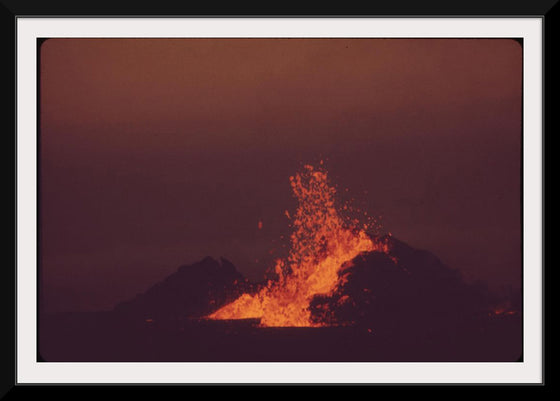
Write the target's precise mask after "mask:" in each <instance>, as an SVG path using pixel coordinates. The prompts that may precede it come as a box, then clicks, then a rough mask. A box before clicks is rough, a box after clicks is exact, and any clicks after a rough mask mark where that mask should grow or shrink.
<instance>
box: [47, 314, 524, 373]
mask: <svg viewBox="0 0 560 401" xmlns="http://www.w3.org/2000/svg"><path fill="white" fill-rule="evenodd" d="M521 327H522V326H521V319H520V316H519V315H504V316H496V317H492V318H489V319H487V320H485V322H484V325H476V329H470V328H469V327H466V326H463V327H449V328H447V329H445V330H441V329H440V330H437V331H431V330H420V329H419V330H417V331H414V330H410V329H407V330H406V331H399V330H396V331H395V330H393V331H385V332H384V331H383V329H382V328H381V329H375V328H367V327H327V328H259V327H257V326H256V324H255V322H254V321H229V322H228V321H205V320H192V319H191V320H168V321H146V320H139V319H136V320H132V319H126V318H123V317H122V316H120V315H118V314H115V313H111V312H106V313H75V314H59V315H52V316H47V317H44V318H43V319H41V320H40V325H39V349H38V360H39V361H46V362H516V361H522V330H521Z"/></svg>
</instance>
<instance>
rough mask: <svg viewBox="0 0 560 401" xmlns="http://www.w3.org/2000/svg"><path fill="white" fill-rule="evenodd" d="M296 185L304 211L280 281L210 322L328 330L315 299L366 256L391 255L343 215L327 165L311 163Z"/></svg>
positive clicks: (293, 180)
mask: <svg viewBox="0 0 560 401" xmlns="http://www.w3.org/2000/svg"><path fill="white" fill-rule="evenodd" d="M321 164H322V163H321ZM290 185H291V187H292V191H293V194H294V196H295V197H296V199H297V201H298V207H297V209H296V212H295V214H294V215H293V216H291V220H292V229H293V232H292V234H291V237H290V245H291V247H290V251H289V254H288V257H287V258H286V259H278V260H277V261H276V265H275V272H276V274H277V276H278V279H277V280H269V281H268V282H267V284H266V285H265V286H264V287H262V288H261V289H260V291H258V292H257V293H256V294H248V293H246V294H243V295H241V296H240V297H239V298H237V299H236V300H235V301H233V302H231V303H230V304H227V305H225V306H223V307H222V308H221V309H218V310H217V311H216V312H214V313H212V314H211V315H209V316H208V317H207V318H209V319H218V320H225V319H228V320H229V319H257V318H258V319H260V325H261V326H264V327H273V326H277V327H320V326H326V325H328V324H327V323H326V322H322V321H317V319H312V316H311V311H310V308H309V306H310V302H311V300H312V299H313V297H314V296H316V295H329V294H332V293H333V292H334V291H335V290H336V288H337V286H338V285H339V284H340V281H341V280H342V279H341V277H340V276H339V274H338V272H339V270H340V269H341V268H342V266H343V265H344V264H345V263H346V262H349V261H351V260H352V259H354V258H355V257H356V256H358V255H359V254H360V253H362V252H372V251H380V252H385V253H387V252H388V251H389V250H388V245H387V244H386V243H385V242H384V241H382V240H378V239H375V238H372V237H370V236H369V235H368V234H367V233H366V231H367V230H368V228H369V227H368V224H367V223H364V224H360V222H359V220H357V219H349V218H346V217H344V216H343V215H342V214H341V213H339V211H338V209H337V207H336V204H335V194H336V189H335V188H334V187H332V186H330V185H329V182H328V179H327V172H326V170H324V169H323V168H322V167H319V168H315V167H313V166H311V165H305V166H304V168H303V171H302V172H300V173H297V174H295V176H292V177H290ZM345 209H347V208H346V207H343V208H342V210H345ZM287 215H288V217H290V216H289V214H288V213H287Z"/></svg>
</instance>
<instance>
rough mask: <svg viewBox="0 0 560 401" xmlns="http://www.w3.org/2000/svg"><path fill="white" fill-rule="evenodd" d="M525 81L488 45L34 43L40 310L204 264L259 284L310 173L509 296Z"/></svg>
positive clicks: (515, 264) (86, 305)
mask: <svg viewBox="0 0 560 401" xmlns="http://www.w3.org/2000/svg"><path fill="white" fill-rule="evenodd" d="M521 68H522V48H521V46H520V45H519V44H518V43H517V42H515V41H512V40H498V39H491V40H467V39H426V40H422V39H414V40H407V39H307V40H301V39H177V40H168V39H154V40H146V39H50V40H48V41H46V42H45V43H44V44H43V45H42V47H41V72H40V85H41V99H40V105H41V127H40V128H41V129H40V144H41V154H40V156H41V165H40V166H41V218H42V220H41V235H42V247H41V265H40V269H41V276H42V280H43V291H42V293H41V295H42V296H43V299H42V302H43V306H44V308H45V310H49V311H56V310H74V309H97V308H108V307H111V306H112V305H114V304H115V303H116V302H118V301H121V300H124V299H128V298H130V297H132V296H134V295H135V294H136V293H137V292H142V291H144V290H145V289H147V288H148V287H149V286H151V285H152V284H154V283H155V282H156V281H157V280H160V279H162V278H164V277H165V276H167V275H168V274H170V273H171V272H173V271H174V270H175V269H176V268H177V267H178V266H179V265H181V264H189V263H192V262H195V261H197V260H199V259H202V258H203V257H204V256H207V255H211V256H214V257H219V256H225V257H227V258H228V259H230V260H231V261H232V262H233V263H234V264H235V265H236V266H237V267H238V268H239V270H240V271H241V272H242V273H244V274H246V275H247V276H249V277H250V278H253V279H256V278H259V277H260V275H261V274H262V272H263V271H264V269H265V268H266V267H267V262H268V261H270V259H271V257H272V256H270V255H269V251H270V250H271V249H274V248H277V247H278V240H279V238H280V235H282V234H284V235H285V234H287V233H288V230H289V229H288V220H287V219H286V218H285V217H284V214H283V213H284V210H286V209H293V208H294V206H295V205H294V200H293V199H292V197H291V193H290V187H289V181H288V177H289V176H290V175H292V174H293V173H295V172H296V171H297V170H298V169H299V168H300V166H301V164H302V163H308V162H317V161H318V160H320V159H321V158H324V159H328V161H327V168H328V170H329V173H330V176H331V178H332V179H333V182H334V183H335V184H337V186H338V187H339V188H348V189H349V192H348V193H349V194H350V196H352V197H354V198H356V204H357V205H358V206H360V207H362V208H363V209H365V210H367V211H368V212H369V213H370V214H374V215H381V216H382V218H383V220H382V222H383V225H384V227H385V229H386V230H387V231H391V232H392V233H393V234H394V235H395V236H396V237H398V238H399V239H401V240H403V241H405V242H407V243H409V244H410V245H411V246H414V247H419V248H424V249H427V250H429V251H431V252H433V253H434V254H436V255H437V256H438V257H439V258H440V259H442V261H443V262H444V263H446V264H448V265H449V266H451V267H455V268H457V269H460V270H461V271H462V272H463V274H464V275H465V276H466V277H467V278H468V279H479V280H482V281H485V282H487V283H488V284H489V285H490V286H491V287H493V288H499V287H502V286H504V285H512V286H513V287H519V285H520V278H521V258H520V252H521V247H520V244H521V225H520V168H521V165H520V160H521V154H520V152H521V135H522V133H521V100H522V91H521V72H522V71H521ZM259 220H262V222H263V227H262V229H261V230H259V229H258V226H257V225H258V221H259ZM273 241H276V242H273ZM257 259H258V260H259V262H256V261H255V260H257Z"/></svg>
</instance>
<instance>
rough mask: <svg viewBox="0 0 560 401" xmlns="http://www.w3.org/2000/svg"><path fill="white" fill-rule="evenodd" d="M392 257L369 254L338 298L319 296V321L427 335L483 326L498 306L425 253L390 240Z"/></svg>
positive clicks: (347, 270) (354, 265) (348, 275)
mask: <svg viewBox="0 0 560 401" xmlns="http://www.w3.org/2000/svg"><path fill="white" fill-rule="evenodd" d="M384 240H386V241H387V242H388V245H389V247H390V252H389V254H385V253H381V252H370V253H364V254H361V255H359V256H358V257H356V258H355V259H354V260H353V261H351V262H349V263H347V264H346V265H345V266H344V267H343V269H342V270H341V271H340V272H339V276H341V277H342V282H343V283H344V284H343V285H341V286H340V287H339V288H338V290H337V291H336V292H335V294H334V295H332V296H329V297H325V296H317V297H315V298H314V300H313V302H312V310H313V311H314V316H315V317H316V318H317V319H322V320H327V321H330V322H332V323H334V324H353V325H358V326H363V327H367V328H368V329H370V330H371V331H383V332H386V333H399V332H406V333H410V332H413V333H425V332H430V331H434V330H441V329H443V328H445V327H463V326H465V325H471V326H472V325H473V324H480V322H481V319H482V320H484V319H486V318H488V315H489V313H493V311H494V308H495V305H496V304H497V303H498V300H497V298H496V297H494V296H492V295H491V294H490V293H489V292H488V290H487V289H486V288H485V287H484V286H482V285H473V284H468V283H466V282H465V281H464V280H463V279H462V277H461V275H460V274H459V272H458V271H456V270H453V269H451V268H449V267H447V266H445V265H444V264H443V263H441V261H440V260H439V259H438V258H437V257H436V256H434V255H433V254H431V253H430V252H427V251H424V250H417V249H414V248H412V247H410V246H408V245H407V244H405V243H404V242H401V241H399V240H397V239H395V238H394V237H385V238H384Z"/></svg>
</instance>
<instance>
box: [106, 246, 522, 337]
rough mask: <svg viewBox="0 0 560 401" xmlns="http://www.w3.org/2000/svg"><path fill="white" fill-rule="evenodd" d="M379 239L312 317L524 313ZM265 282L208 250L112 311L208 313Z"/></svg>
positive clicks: (442, 320) (429, 259)
mask: <svg viewBox="0 0 560 401" xmlns="http://www.w3.org/2000/svg"><path fill="white" fill-rule="evenodd" d="M382 239H383V240H384V241H387V243H388V244H389V248H390V252H389V254H385V253H382V252H367V253H363V254H361V255H359V256H358V257H356V258H355V259H354V260H352V261H351V262H349V263H347V264H346V265H345V266H343V268H342V269H341V271H340V272H339V276H342V277H343V280H341V281H342V284H341V285H340V286H339V287H338V289H337V291H335V293H334V294H332V295H330V296H323V295H317V296H315V297H314V299H313V300H312V302H311V311H312V316H313V318H314V319H315V320H317V321H323V322H328V323H329V324H331V325H333V326H336V325H342V326H347V325H357V326H364V327H366V326H367V328H368V329H371V330H374V329H375V330H390V331H396V330H399V329H401V330H403V329H405V328H414V330H415V331H422V330H433V329H436V328H439V327H441V326H446V325H454V326H462V325H465V324H473V323H474V322H475V321H476V320H477V319H486V318H488V317H492V318H496V317H497V316H498V315H504V314H507V315H508V316H511V315H512V314H519V313H520V310H521V302H520V298H518V299H507V300H505V299H502V298H499V297H498V296H496V295H493V294H492V293H490V292H489V291H488V289H487V288H486V287H485V286H484V285H483V284H481V283H476V284H470V283H467V282H465V281H464V280H463V278H462V277H461V274H460V273H459V272H458V271H457V270H454V269H451V268H449V267H447V266H446V265H444V264H443V263H442V262H441V261H440V260H439V259H438V258H437V257H436V256H434V255H433V254H431V253H430V252H428V251H424V250H417V249H414V248H412V247H410V246H409V245H407V244H405V243H404V242H402V241H399V240H397V239H396V238H394V237H392V236H385V237H383V238H382ZM261 285H262V283H251V282H249V281H248V280H247V279H246V278H245V277H243V275H242V274H241V273H240V272H239V271H238V270H237V269H236V268H235V266H234V265H233V264H232V263H231V262H230V261H228V260H226V259H224V258H221V259H220V260H215V259H213V258H211V257H207V258H205V259H203V260H201V261H200V262H197V263H194V264H192V265H188V266H187V265H185V266H181V267H180V268H179V269H178V270H177V272H175V273H173V274H172V275H170V276H168V277H167V278H166V279H165V280H163V281H162V282H159V283H157V284H155V285H154V286H153V287H151V288H149V289H148V290H147V291H146V292H144V293H143V294H139V295H137V296H136V298H134V299H132V300H130V301H127V302H123V303H120V304H118V305H117V306H116V307H115V309H114V311H115V312H116V313H118V314H122V315H124V316H126V317H127V318H140V319H150V320H156V319H183V318H194V319H197V318H203V317H204V316H207V315H208V314H210V313H212V312H214V311H215V310H217V309H219V308H221V307H222V306H224V305H226V304H228V303H230V302H232V301H233V300H235V299H236V298H238V297H239V296H240V295H241V294H243V293H255V292H256V291H258V289H259V288H260V286H261Z"/></svg>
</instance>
